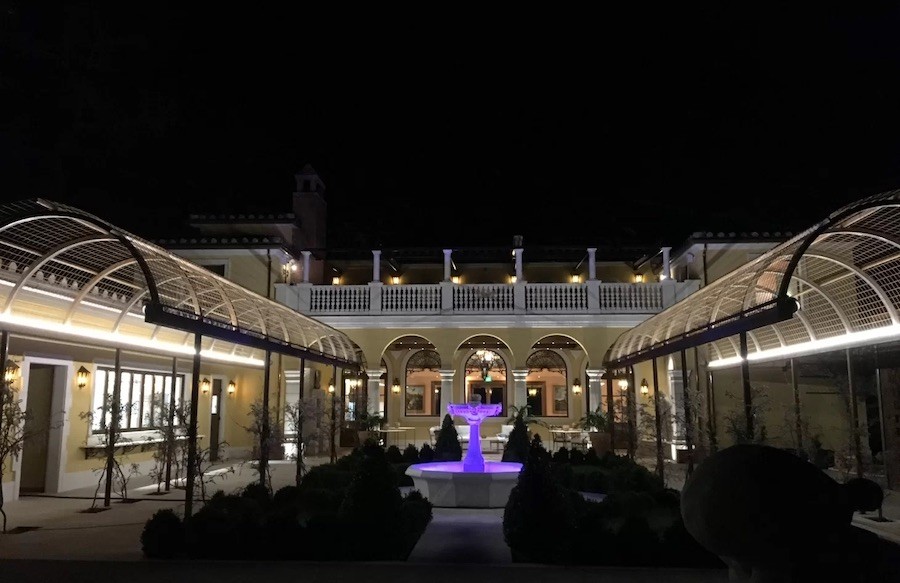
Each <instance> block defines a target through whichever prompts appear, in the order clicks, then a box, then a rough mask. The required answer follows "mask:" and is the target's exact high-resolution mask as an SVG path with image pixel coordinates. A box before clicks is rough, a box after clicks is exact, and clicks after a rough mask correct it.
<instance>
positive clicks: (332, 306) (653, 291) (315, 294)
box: [276, 282, 693, 315]
mask: <svg viewBox="0 0 900 583" xmlns="http://www.w3.org/2000/svg"><path fill="white" fill-rule="evenodd" d="M673 284H674V285H677V286H681V287H684V286H689V283H688V282H684V283H681V282H678V283H676V282H670V283H669V285H673ZM282 285H287V284H282ZM519 285H520V286H524V291H525V304H524V307H519V308H518V309H517V308H516V304H515V295H514V290H515V289H516V285H510V284H502V283H487V284H465V285H446V286H442V285H441V284H405V285H395V286H383V287H381V286H379V289H378V290H376V291H377V292H378V295H376V296H373V295H372V294H373V293H374V292H373V289H374V288H373V287H372V286H370V285H314V286H310V292H309V293H310V294H311V295H310V302H309V306H310V310H309V313H310V314H317V315H327V314H364V313H376V312H378V301H379V300H378V298H380V313H391V314H426V313H427V314H440V313H444V314H473V313H476V314H511V313H532V314H538V313H540V314H573V313H576V314H587V313H607V314H655V313H658V312H661V311H662V310H663V309H664V308H665V307H668V306H667V305H664V304H665V303H671V301H668V302H667V301H665V299H664V294H663V290H662V286H663V285H665V284H661V283H642V284H634V283H599V282H594V283H591V282H587V283H580V284H574V283H573V284H569V283H526V284H519ZM276 287H277V286H276ZM590 289H596V290H597V297H598V300H594V299H589V293H588V292H589V290H590ZM679 289H680V287H679ZM692 289H693V288H691V289H687V287H685V291H686V292H687V294H688V295H689V294H690V291H692ZM520 291H521V290H520ZM298 292H300V293H304V292H301V291H300V290H298ZM442 293H444V294H451V296H450V297H449V298H447V299H448V300H449V301H442V300H443V298H442V297H441V294H442ZM593 293H594V292H593V291H591V292H590V294H593ZM373 297H374V298H375V299H372V298H373ZM591 297H593V296H591ZM373 301H374V302H376V304H375V305H373V304H372V302H373ZM589 302H597V303H596V305H595V304H592V303H589ZM291 305H294V304H293V303H292V304H291ZM300 305H303V304H302V303H301V304H300ZM442 305H443V306H444V309H443V310H442ZM448 307H449V309H448Z"/></svg>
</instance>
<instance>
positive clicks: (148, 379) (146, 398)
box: [141, 374, 153, 427]
mask: <svg viewBox="0 0 900 583" xmlns="http://www.w3.org/2000/svg"><path fill="white" fill-rule="evenodd" d="M143 376H144V386H143V399H142V400H141V402H142V403H143V411H142V412H141V427H153V375H150V374H145V375H143Z"/></svg>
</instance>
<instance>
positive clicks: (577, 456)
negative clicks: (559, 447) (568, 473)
mask: <svg viewBox="0 0 900 583" xmlns="http://www.w3.org/2000/svg"><path fill="white" fill-rule="evenodd" d="M569 463H570V464H572V465H573V466H580V465H583V464H584V453H583V452H582V451H581V450H580V449H573V450H572V452H571V453H570V454H569Z"/></svg>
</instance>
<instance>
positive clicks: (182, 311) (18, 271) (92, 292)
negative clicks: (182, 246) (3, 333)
mask: <svg viewBox="0 0 900 583" xmlns="http://www.w3.org/2000/svg"><path fill="white" fill-rule="evenodd" d="M0 305H2V309H0V322H2V323H3V325H4V326H5V327H7V328H9V329H11V330H18V331H27V332H30V333H34V332H36V331H37V332H43V333H45V334H47V335H52V336H62V337H66V336H72V337H76V338H92V339H94V340H96V341H97V342H100V343H102V344H115V345H119V344H125V345H133V346H135V347H138V348H145V349H148V350H154V349H156V350H159V351H162V352H169V353H176V354H178V353H183V354H190V355H193V352H194V348H193V335H194V334H195V333H198V334H201V335H202V336H203V348H202V349H201V354H203V356H204V357H209V358H212V359H219V360H224V361H232V362H243V363H246V364H253V365H261V364H262V362H263V356H264V351H273V352H280V353H282V354H290V355H294V356H304V357H306V358H308V359H310V360H313V361H318V362H325V363H329V364H339V365H349V366H355V365H357V364H359V362H360V354H361V352H360V351H359V348H358V347H357V346H356V345H355V344H354V343H353V342H352V341H351V340H350V339H349V338H348V337H347V336H346V335H345V334H343V333H342V332H340V331H338V330H335V329H334V328H331V327H330V326H327V325H325V324H323V323H321V322H318V321H316V320H314V319H312V318H309V317H307V316H304V315H302V314H299V313H298V312H295V311H293V310H291V309H290V308H288V307H286V306H283V305H281V304H279V303H277V302H274V301H272V300H269V299H267V298H264V297H262V296H260V295H259V294H256V293H254V292H252V291H249V290H247V289H245V288H243V287H241V286H239V285H237V284H235V283H233V282H231V281H229V280H227V279H225V278H223V277H219V276H218V275H216V274H214V273H212V272H211V271H209V270H207V269H205V268H203V267H200V266H198V265H195V264H193V263H191V262H189V261H186V260H185V259H182V258H180V257H178V256H176V255H174V254H172V253H170V252H169V251H167V250H165V249H163V248H161V247H159V246H157V245H154V244H152V243H150V242H148V241H145V240H143V239H141V238H139V237H137V236H135V235H133V234H131V233H128V232H126V231H123V230H121V229H118V228H116V227H115V226H113V225H111V224H109V223H107V222H106V221H103V220H102V219H99V218H97V217H95V216H93V215H90V214H88V213H86V212H84V211H82V210H79V209H76V208H73V207H69V206H66V205H62V204H58V203H55V202H50V201H46V200H42V199H32V200H25V201H20V202H17V203H12V204H6V205H2V206H0Z"/></svg>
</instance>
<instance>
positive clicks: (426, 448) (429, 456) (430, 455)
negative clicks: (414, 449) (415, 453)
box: [419, 443, 434, 464]
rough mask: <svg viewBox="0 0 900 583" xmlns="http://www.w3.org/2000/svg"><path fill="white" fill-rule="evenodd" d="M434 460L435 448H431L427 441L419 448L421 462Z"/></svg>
mask: <svg viewBox="0 0 900 583" xmlns="http://www.w3.org/2000/svg"><path fill="white" fill-rule="evenodd" d="M433 461H434V450H433V449H432V448H431V444H429V443H426V444H423V445H422V449H421V450H419V463H423V464H424V463H428V462H433Z"/></svg>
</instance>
